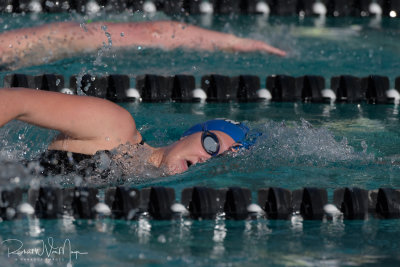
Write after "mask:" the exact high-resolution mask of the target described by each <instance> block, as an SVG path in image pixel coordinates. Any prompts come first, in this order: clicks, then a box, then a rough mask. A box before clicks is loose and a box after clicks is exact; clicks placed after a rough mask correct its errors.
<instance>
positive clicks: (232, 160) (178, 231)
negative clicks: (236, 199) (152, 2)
mask: <svg viewBox="0 0 400 267" xmlns="http://www.w3.org/2000/svg"><path fill="white" fill-rule="evenodd" d="M160 18H161V19H162V18H166V17H165V16H164V15H162V14H158V15H156V16H155V18H149V17H145V18H143V17H142V15H140V14H136V15H134V16H129V17H126V16H125V15H115V16H106V15H101V16H100V17H98V18H95V19H97V20H101V19H109V20H133V21H135V20H147V19H160ZM69 19H75V20H81V21H84V20H85V19H87V18H82V17H79V16H78V15H66V14H57V15H54V14H53V15H38V16H37V18H35V17H32V16H30V15H26V16H23V15H15V16H13V15H2V16H1V20H0V29H6V28H7V29H11V28H18V27H21V26H23V25H26V24H27V23H28V22H29V24H30V25H34V24H40V23H42V22H43V21H59V20H69ZM186 20H187V21H189V22H192V23H196V24H198V25H204V24H202V22H201V17H190V18H186ZM370 23H371V21H370V19H353V20H350V19H332V20H327V22H326V26H325V27H322V28H316V27H315V19H314V18H311V19H306V20H304V21H298V20H297V19H294V18H274V19H270V20H268V21H267V20H265V19H264V20H262V21H260V19H259V17H245V16H238V17H236V16H232V17H229V16H226V17H224V16H222V17H219V18H218V17H216V18H214V21H213V23H212V24H211V26H210V27H211V28H213V29H216V30H222V31H227V32H233V33H236V34H239V35H243V36H248V37H253V38H257V39H261V40H264V41H268V42H270V43H272V44H274V45H276V46H279V47H281V48H283V49H286V50H288V52H289V56H288V57H286V58H279V57H274V56H269V55H264V54H258V53H253V54H230V53H221V52H213V53H204V52H203V53H201V52H190V53H189V52H188V51H183V52H184V54H182V50H178V51H169V52H168V51H160V50H156V49H141V50H130V51H123V52H116V53H115V54H114V53H112V54H106V55H105V56H103V57H102V58H101V62H102V64H100V65H95V64H94V63H93V62H94V61H95V60H96V55H93V56H88V57H76V58H71V59H65V60H61V61H57V62H54V63H50V64H46V65H41V66H34V67H28V68H23V69H20V70H18V72H20V73H27V74H40V73H49V72H51V73H54V72H55V73H60V74H63V75H64V76H66V77H69V76H70V75H73V74H79V73H87V72H89V73H96V74H98V73H100V74H107V73H124V74H129V75H130V77H131V79H132V83H134V80H135V77H136V75H139V74H144V73H156V74H165V75H169V74H178V73H185V74H193V75H195V76H196V78H197V80H198V81H199V78H200V77H201V76H202V75H204V74H209V73H219V74H226V75H232V76H233V75H238V74H255V75H258V76H260V77H264V78H262V82H263V83H265V81H263V80H264V79H265V77H266V76H267V75H270V74H275V73H279V74H289V75H292V76H298V75H304V74H318V75H322V76H324V77H325V78H326V79H327V81H328V79H329V78H330V77H331V76H333V75H339V74H352V75H356V76H361V77H362V76H366V75H368V74H371V73H373V74H380V75H387V76H389V77H390V79H391V81H392V87H393V85H394V84H393V80H394V78H395V77H397V76H400V72H399V71H398V70H399V64H400V63H399V62H400V49H399V48H400V42H399V41H400V40H399V36H400V35H399V27H398V26H399V25H398V24H399V23H400V22H399V21H398V20H384V21H383V22H382V23H381V24H378V25H377V26H376V25H374V26H370ZM6 26H7V27H6ZM7 73H9V72H2V73H0V76H1V77H3V76H4V75H6V74H7ZM327 86H329V82H328V83H327ZM121 105H122V106H123V107H125V108H127V109H128V110H129V111H130V112H131V113H132V115H133V116H134V118H135V120H136V123H137V126H138V129H139V130H140V132H141V133H142V134H143V136H144V138H145V139H146V140H147V141H148V143H150V144H151V145H154V146H160V145H165V144H169V143H171V142H173V141H174V140H176V139H177V138H179V136H180V134H181V133H182V132H183V131H184V130H185V129H187V128H188V127H189V126H191V125H192V124H193V123H196V122H200V121H204V120H206V119H210V118H214V117H228V118H231V119H235V120H241V121H245V122H246V123H247V124H248V125H249V126H251V128H252V129H255V130H257V131H260V132H262V133H263V135H262V136H261V137H260V138H259V139H258V140H257V143H256V144H255V146H254V147H253V148H252V150H251V151H243V152H242V153H239V154H238V155H237V156H235V157H232V156H227V157H221V158H217V159H214V160H212V161H210V162H207V163H204V164H199V165H196V166H194V167H192V168H190V170H189V171H188V172H186V173H183V174H179V175H175V176H170V177H153V178H151V179H148V180H146V181H143V179H132V180H131V181H130V183H131V184H132V185H133V186H135V187H138V188H143V187H147V186H152V185H162V186H169V187H173V188H174V189H175V191H176V195H177V198H178V200H179V198H180V192H181V190H182V189H183V188H187V187H191V186H195V185H203V186H210V187H215V188H221V187H227V186H233V185H236V186H243V187H247V188H250V189H251V190H252V192H253V202H255V200H256V194H255V193H256V191H257V190H258V189H259V188H262V187H269V186H279V187H284V188H287V189H291V190H293V189H299V188H302V187H304V186H316V187H323V188H327V190H328V194H329V199H330V200H331V199H332V195H333V190H334V189H336V188H340V187H345V186H348V187H352V186H358V187H361V188H364V189H376V188H379V187H394V188H400V178H399V177H400V153H399V152H398V151H400V130H399V129H400V127H399V126H400V123H399V107H398V106H394V105H367V104H360V105H358V104H334V105H330V104H311V103H306V104H303V103H245V104H238V103H223V104H199V103H197V104H185V103H163V104H148V103H123V104H121ZM0 135H1V136H2V139H1V142H0V160H2V161H4V160H11V161H18V160H20V159H23V158H28V159H29V158H32V157H34V156H35V155H37V154H38V153H40V152H41V151H43V150H44V149H45V148H46V145H47V144H48V143H49V142H50V141H51V139H52V138H53V137H54V135H55V133H54V132H47V131H45V130H43V129H38V128H36V127H33V126H27V125H25V124H23V123H19V122H12V123H10V124H8V125H7V126H6V127H3V128H1V129H0ZM2 170H4V168H2ZM1 174H2V175H3V174H4V173H1ZM69 181H70V182H71V181H72V182H73V181H74V179H70V180H69ZM29 182H30V181H25V180H23V179H21V181H20V182H19V184H24V183H29ZM57 182H60V180H55V183H57ZM17 184H18V183H17ZM99 186H101V187H104V186H107V185H104V184H101V185H99ZM399 234H400V220H377V219H373V218H370V219H369V220H366V221H341V220H337V221H329V220H328V221H323V222H315V221H301V220H292V221H272V220H266V219H259V220H248V221H247V220H246V221H229V220H223V219H221V218H219V219H216V220H215V221H214V220H213V221H211V220H203V221H194V220H190V219H182V220H173V221H152V220H150V221H148V220H146V219H143V220H140V221H132V222H129V221H117V220H109V219H101V220H75V221H74V220H71V219H68V218H67V219H64V220H35V219H22V220H16V221H3V222H1V223H0V238H1V240H3V241H4V240H7V239H18V240H21V241H22V242H23V244H24V247H26V248H38V247H41V246H42V242H41V240H43V242H44V244H45V246H46V247H47V248H49V243H48V238H53V239H54V246H57V247H59V246H61V245H62V244H63V243H64V242H65V240H67V239H68V240H70V242H71V246H72V250H73V251H79V252H81V253H87V254H83V255H79V256H78V258H77V259H76V258H73V259H72V264H73V265H74V266H110V265H116V266H159V265H166V266H239V265H240V266H242V265H244V264H246V265H247V266H264V265H270V266H382V265H385V266H398V265H399V263H400V256H399V253H398V251H399V248H400V241H399ZM0 254H1V256H0V260H1V265H2V266H20V265H23V266H30V265H31V266H47V265H51V264H54V265H60V266H66V265H67V264H68V255H69V254H68V253H65V254H64V255H60V256H58V257H56V259H55V260H53V261H50V260H49V259H46V256H45V255H42V256H37V255H33V256H29V255H21V256H18V255H14V254H11V255H8V253H7V248H6V246H4V244H3V246H0ZM73 257H75V256H73Z"/></svg>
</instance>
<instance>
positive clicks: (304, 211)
mask: <svg viewBox="0 0 400 267" xmlns="http://www.w3.org/2000/svg"><path fill="white" fill-rule="evenodd" d="M99 195H103V196H104V198H102V199H101V200H100V198H99ZM180 199H181V201H180V203H178V202H177V200H176V195H175V190H174V189H173V188H168V187H160V186H157V187H150V188H144V189H141V190H139V189H136V188H132V187H124V186H120V187H112V188H107V189H105V190H104V194H101V191H100V190H99V189H97V188H92V187H75V188H60V187H51V186H43V187H40V188H37V189H32V188H30V189H28V190H26V189H21V188H13V189H10V188H1V189H0V200H1V201H0V217H1V219H2V220H12V219H19V218H24V217H26V216H27V213H29V214H30V215H29V214H28V215H29V216H35V217H37V218H40V219H57V218H63V217H64V216H73V217H74V218H76V219H97V218H104V217H110V218H113V219H122V220H136V219H139V218H142V217H143V216H144V217H146V218H150V219H155V220H171V219H175V218H181V217H185V218H186V217H187V218H192V219H195V220H198V219H211V220H212V219H215V218H217V216H218V217H219V218H225V219H228V220H246V219H254V218H266V219H269V220H289V219H291V218H292V217H293V216H301V217H302V218H303V219H304V220H324V219H329V218H331V217H333V215H332V214H333V213H334V214H336V215H335V216H338V217H340V218H343V219H345V220H365V219H368V218H377V219H398V218H400V190H399V189H393V188H379V189H377V190H365V189H361V188H349V187H346V188H338V189H336V190H334V192H333V201H332V204H330V202H329V201H328V193H327V190H326V189H324V188H314V187H305V188H303V189H298V190H293V191H291V190H288V189H284V188H277V187H270V188H261V189H259V190H258V191H257V200H256V201H257V202H256V203H253V199H252V192H251V191H250V190H249V189H248V188H242V187H230V188H221V189H214V188H208V187H201V186H199V187H192V188H185V189H183V191H182V192H181V198H180ZM27 206H28V207H30V208H27ZM26 210H31V212H27V211H26ZM332 210H334V211H333V212H332Z"/></svg>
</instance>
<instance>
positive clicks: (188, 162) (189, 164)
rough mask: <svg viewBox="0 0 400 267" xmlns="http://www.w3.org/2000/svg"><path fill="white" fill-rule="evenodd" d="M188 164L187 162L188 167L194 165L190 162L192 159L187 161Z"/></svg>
mask: <svg viewBox="0 0 400 267" xmlns="http://www.w3.org/2000/svg"><path fill="white" fill-rule="evenodd" d="M186 164H187V166H188V168H189V167H190V166H192V165H193V164H192V163H191V162H190V161H188V160H187V161H186Z"/></svg>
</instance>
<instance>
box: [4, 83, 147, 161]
mask: <svg viewBox="0 0 400 267" xmlns="http://www.w3.org/2000/svg"><path fill="white" fill-rule="evenodd" d="M13 119H18V120H21V121H24V122H28V123H31V124H34V125H38V126H41V127H44V128H49V129H55V130H58V131H60V132H61V133H62V134H63V136H64V137H63V138H60V139H58V140H56V141H54V142H53V144H52V145H51V146H50V148H52V149H59V150H68V151H71V152H79V153H85V154H93V153H95V152H96V151H98V150H106V149H112V148H115V147H117V146H118V145H120V144H125V143H127V142H130V143H132V144H136V143H138V142H140V141H141V135H140V133H139V132H138V131H137V130H136V125H135V122H134V120H133V118H132V116H131V115H130V114H129V112H128V111H126V110H125V109H123V108H122V107H120V106H118V105H116V104H114V103H112V102H110V101H107V100H104V99H100V98H95V97H87V96H76V95H65V94H61V93H55V92H47V91H39V90H33V89H24V88H12V89H0V126H3V125H5V124H6V123H7V122H9V121H11V120H13Z"/></svg>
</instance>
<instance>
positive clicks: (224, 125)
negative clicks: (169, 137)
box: [182, 119, 254, 148]
mask: <svg viewBox="0 0 400 267" xmlns="http://www.w3.org/2000/svg"><path fill="white" fill-rule="evenodd" d="M206 130H208V131H221V132H223V133H226V134H227V135H229V136H230V137H232V139H233V140H234V141H235V142H236V143H240V144H242V145H243V146H244V147H246V148H248V147H249V146H250V144H248V143H246V142H245V139H246V136H247V133H248V132H249V128H248V127H247V126H246V125H244V124H243V123H241V122H236V121H232V120H228V119H215V120H210V121H206V122H203V123H199V124H196V125H194V126H192V127H190V128H189V129H188V130H187V131H186V132H184V133H183V134H182V137H184V136H188V135H191V134H194V133H197V132H202V131H206ZM253 143H254V142H253Z"/></svg>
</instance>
